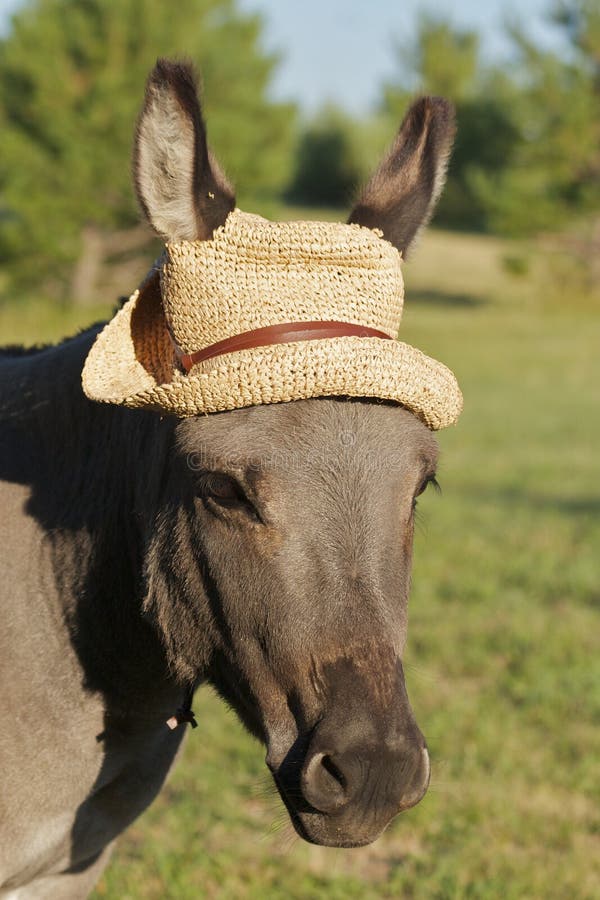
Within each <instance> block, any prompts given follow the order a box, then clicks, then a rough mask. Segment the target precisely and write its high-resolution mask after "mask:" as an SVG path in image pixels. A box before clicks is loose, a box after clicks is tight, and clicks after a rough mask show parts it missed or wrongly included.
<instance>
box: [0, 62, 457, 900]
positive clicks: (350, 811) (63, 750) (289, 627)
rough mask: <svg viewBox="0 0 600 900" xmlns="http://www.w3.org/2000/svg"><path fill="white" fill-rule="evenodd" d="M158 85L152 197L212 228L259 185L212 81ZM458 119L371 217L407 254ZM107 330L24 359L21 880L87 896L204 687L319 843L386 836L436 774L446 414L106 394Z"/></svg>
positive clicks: (11, 538) (13, 854)
mask: <svg viewBox="0 0 600 900" xmlns="http://www.w3.org/2000/svg"><path fill="white" fill-rule="evenodd" d="M148 91H149V92H151V94H152V102H151V103H150V102H148V100H147V102H146V104H145V106H144V109H143V111H142V114H141V119H140V122H139V124H138V129H137V136H136V148H135V157H136V159H137V171H136V177H135V182H136V189H137V194H138V198H139V201H140V203H141V206H142V208H143V210H144V211H145V214H146V216H147V218H148V219H149V221H150V223H151V224H152V225H153V226H154V227H155V229H156V230H157V231H158V232H159V233H160V234H162V235H163V236H166V237H171V238H173V237H181V236H183V237H187V238H201V239H207V238H210V236H211V235H212V233H213V231H214V230H215V229H216V228H217V227H219V226H220V225H221V224H222V223H223V222H224V220H225V218H226V216H227V214H228V212H229V211H230V209H231V208H232V207H233V202H234V201H233V194H232V191H231V189H230V187H229V185H228V184H227V182H226V181H225V179H224V176H223V175H222V174H221V173H220V170H219V169H218V167H217V165H216V163H215V162H214V160H213V159H212V156H211V155H210V154H209V152H208V150H207V145H206V137H205V129H204V124H203V121H202V118H201V113H200V108H199V104H198V99H197V95H196V88H195V82H194V79H193V76H192V74H191V72H190V70H189V69H188V68H187V67H186V66H184V65H181V64H175V63H169V62H166V61H163V62H161V63H159V64H158V65H157V67H156V69H155V70H154V72H153V74H152V76H151V79H150V82H149V87H148ZM453 132H454V124H453V115H452V110H451V108H450V106H449V105H448V104H447V103H446V102H445V101H443V100H440V99H437V98H423V99H420V100H418V101H417V102H415V103H414V105H413V106H412V107H411V108H410V110H409V112H408V114H407V116H406V118H405V120H404V122H403V123H402V125H401V127H400V130H399V133H398V135H397V138H396V140H395V142H394V144H393V146H392V149H391V152H390V153H389V155H388V156H387V157H386V159H385V160H384V161H383V163H382V164H381V165H380V167H379V168H378V170H377V171H376V172H375V174H374V176H373V178H372V180H371V181H370V182H369V184H368V185H367V187H366V188H365V190H364V192H363V194H362V196H361V197H360V199H359V201H358V203H357V205H356V206H355V208H354V210H353V211H352V213H351V216H350V221H352V222H356V223H359V224H364V225H367V226H368V227H370V228H375V227H376V228H379V229H381V231H382V232H383V234H384V236H385V237H386V238H387V240H388V241H390V242H391V243H393V244H394V245H395V246H396V247H397V248H398V249H399V250H400V251H401V252H402V253H403V254H404V253H406V251H407V250H408V249H409V248H410V247H411V245H412V244H413V242H414V239H415V236H416V234H417V232H418V231H419V229H420V228H421V227H422V226H423V224H424V223H425V222H426V220H427V219H428V217H429V216H430V214H431V211H432V209H433V206H434V204H435V201H436V200H437V197H438V195H439V192H440V189H441V186H442V182H443V178H444V174H445V168H446V164H447V159H448V154H449V151H450V146H451V143H452V138H453ZM208 194H210V195H212V196H211V199H212V200H214V202H213V203H206V202H205V201H204V200H203V198H206V197H207V196H208ZM98 331H99V327H93V328H91V329H89V330H88V331H86V332H84V333H82V334H79V335H78V336H77V337H74V338H71V339H68V340H66V341H64V342H63V343H61V344H60V345H58V346H50V347H45V348H38V349H35V350H31V351H29V350H23V349H18V348H14V349H6V350H5V351H4V352H3V353H2V354H0V420H1V424H2V427H1V430H0V496H1V503H2V507H1V508H2V512H3V515H2V520H1V522H0V546H1V548H2V553H1V556H0V572H1V577H0V592H1V594H2V605H1V609H2V628H1V629H0V676H1V679H2V691H1V693H0V710H1V712H0V720H1V721H2V722H3V727H2V729H1V730H0V779H1V781H2V790H1V793H0V896H1V897H11V898H19V900H24V898H27V900H30V898H31V900H33V898H35V900H37V898H52V900H63V898H64V900H71V898H81V897H85V896H87V894H88V893H89V891H90V890H91V889H92V887H93V885H94V884H95V882H96V881H97V879H98V877H99V875H100V873H101V872H102V870H103V868H104V866H105V865H106V863H107V860H108V858H109V855H110V852H111V848H112V847H113V845H114V842H115V839H116V838H117V836H118V835H119V834H120V833H121V832H122V831H123V830H124V829H125V828H127V826H128V825H129V824H130V823H131V822H132V821H133V820H134V819H135V818H136V817H137V816H139V815H140V813H141V812H142V811H143V810H144V809H146V807H148V805H149V804H150V803H151V802H152V800H153V799H154V797H155V796H156V795H157V793H158V791H159V790H160V788H161V785H162V784H163V782H164V780H165V778H166V776H167V773H168V771H169V769H170V767H171V765H172V763H173V761H174V759H175V756H176V754H177V751H178V749H179V747H180V744H181V741H182V738H183V735H184V732H185V731H186V730H187V729H186V728H185V726H182V727H178V728H175V729H173V730H172V729H170V728H168V727H167V726H166V724H165V722H166V721H167V720H168V719H169V718H170V717H172V716H173V713H174V710H176V709H177V708H178V707H180V706H181V705H182V697H184V695H185V692H186V687H187V686H189V685H190V684H193V685H196V684H199V683H201V682H206V683H209V684H211V685H212V686H214V688H215V689H216V690H217V691H218V693H219V694H220V695H221V696H222V697H223V698H224V699H225V700H226V701H227V703H229V704H230V705H231V706H232V707H233V708H234V709H235V711H236V712H237V714H238V716H239V717H240V719H241V721H242V722H243V724H244V725H245V726H246V728H247V729H248V730H249V731H250V732H251V733H252V734H253V735H255V736H256V737H257V738H258V739H259V740H260V741H261V742H262V743H263V744H264V745H265V747H266V764H267V766H268V768H269V769H270V771H271V773H272V775H273V778H274V781H275V784H276V785H277V788H278V790H279V793H280V795H281V798H282V800H283V803H284V804H285V806H286V807H287V810H288V812H289V815H290V818H291V821H292V823H293V825H294V827H295V829H296V831H297V832H298V834H299V835H300V836H301V837H302V838H304V839H305V840H307V841H311V842H313V843H316V844H322V845H326V846H337V847H357V846H361V845H365V844H368V843H369V842H372V841H373V840H375V839H376V838H377V837H378V836H379V835H380V834H381V832H382V831H383V829H384V828H385V827H386V826H387V825H388V823H389V822H390V821H391V819H392V818H393V817H394V816H395V815H396V814H397V813H398V812H400V811H401V810H404V809H407V808H409V807H411V806H413V805H414V804H416V803H417V802H418V801H419V800H420V799H421V798H422V796H423V795H424V793H425V791H426V789H427V786H428V781H429V772H430V768H429V758H428V754H427V749H426V743H425V739H424V737H423V735H422V733H421V731H420V730H419V728H418V726H417V723H416V721H415V718H414V715H413V712H412V710H411V707H410V704H409V700H408V696H407V692H406V687H405V682H404V674H403V669H402V655H403V650H404V646H405V640H406V630H407V598H408V591H409V581H410V570H411V555H412V543H413V522H414V511H415V505H416V498H417V497H418V495H419V494H421V493H422V492H423V491H424V490H425V488H426V487H427V485H428V484H430V483H431V482H432V481H434V480H435V471H436V460H437V449H436V442H435V439H434V437H433V435H432V433H431V431H430V430H429V429H428V428H427V427H426V426H425V425H424V424H423V423H422V422H421V421H420V420H419V419H418V418H417V417H416V416H415V415H413V414H412V413H411V412H409V411H408V410H407V409H405V408H402V407H401V406H399V405H397V404H393V403H383V402H374V401H372V400H367V399H363V398H355V399H353V400H350V399H347V398H346V399H345V398H338V397H324V398H315V399H305V400H297V401H293V402H290V403H276V404H272V405H265V406H254V407H249V408H245V409H235V410H231V411H227V412H222V413H215V414H212V415H208V416H199V417H192V418H188V419H177V418H174V417H169V416H161V415H160V414H159V413H156V412H152V411H145V410H132V409H126V408H122V407H115V406H112V407H111V406H103V405H101V404H95V403H92V402H90V401H89V400H88V399H87V398H86V397H85V396H84V394H83V392H82V388H81V371H82V366H83V363H84V360H85V358H86V355H87V353H88V351H89V349H90V347H91V345H92V343H93V341H94V338H95V335H96V334H97V332H98ZM390 460H392V461H393V463H392V462H390ZM257 461H258V463H257ZM290 461H292V463H291V462H290ZM184 707H186V704H184ZM181 719H183V720H186V719H187V720H190V719H191V714H190V713H189V710H188V709H187V708H184V711H183V713H180V715H179V720H181Z"/></svg>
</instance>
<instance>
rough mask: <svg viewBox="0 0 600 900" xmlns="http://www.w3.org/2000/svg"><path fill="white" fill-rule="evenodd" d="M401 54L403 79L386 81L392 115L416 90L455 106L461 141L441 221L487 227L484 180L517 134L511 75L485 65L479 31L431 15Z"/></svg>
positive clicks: (504, 159)
mask: <svg viewBox="0 0 600 900" xmlns="http://www.w3.org/2000/svg"><path fill="white" fill-rule="evenodd" d="M397 55H398V65H399V69H400V82H399V83H394V84H389V83H388V84H385V85H384V86H383V92H382V108H383V110H384V112H385V113H386V114H387V115H388V116H389V118H390V120H392V121H394V122H398V121H400V119H401V117H402V115H403V114H404V111H405V110H406V107H407V105H408V103H409V101H410V98H411V97H412V96H413V95H414V94H415V93H417V92H418V93H424V94H434V95H440V96H443V97H446V98H448V99H449V100H451V101H452V102H453V103H454V106H455V108H456V119H457V136H456V144H455V147H454V151H453V155H452V160H451V165H450V169H449V173H448V181H447V185H446V188H445V190H444V193H443V195H442V199H441V201H440V205H439V208H438V211H437V213H436V221H437V222H438V224H440V225H446V226H449V227H453V228H459V229H466V230H486V229H487V227H488V209H489V204H488V203H487V200H486V201H482V198H481V196H480V193H479V190H478V187H479V184H480V181H481V179H482V178H485V176H486V175H488V174H489V173H494V174H497V173H498V172H500V171H502V170H503V169H504V168H505V166H506V165H507V164H508V161H509V160H510V158H511V155H512V153H513V151H514V147H515V144H516V141H517V139H518V132H517V129H516V127H515V125H514V124H513V122H512V118H511V112H510V102H509V100H510V99H511V98H509V97H508V96H507V93H508V83H507V81H506V79H504V78H502V77H501V76H500V75H499V74H498V73H496V72H493V71H488V70H487V69H486V68H485V67H484V66H483V65H482V63H481V60H480V48H479V38H478V35H477V34H476V33H475V32H474V31H463V30H459V29H455V28H453V26H451V25H450V24H449V23H448V22H446V21H444V20H442V19H438V18H436V17H432V16H427V15H426V16H423V17H422V18H421V21H420V25H419V29H418V33H417V37H416V39H415V42H414V43H413V44H411V45H408V46H406V47H403V46H400V47H398V53H397Z"/></svg>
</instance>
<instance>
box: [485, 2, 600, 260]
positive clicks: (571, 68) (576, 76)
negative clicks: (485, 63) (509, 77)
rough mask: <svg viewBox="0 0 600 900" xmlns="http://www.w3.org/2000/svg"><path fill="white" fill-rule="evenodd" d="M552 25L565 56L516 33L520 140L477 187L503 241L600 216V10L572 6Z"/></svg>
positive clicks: (585, 4) (561, 11)
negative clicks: (508, 157)
mask: <svg viewBox="0 0 600 900" xmlns="http://www.w3.org/2000/svg"><path fill="white" fill-rule="evenodd" d="M554 21H555V23H556V24H557V26H558V27H559V28H560V29H562V31H563V32H564V37H565V38H566V39H567V42H568V46H569V50H568V52H564V53H562V54H560V55H559V54H557V53H556V52H554V51H547V50H543V49H540V48H539V47H538V46H536V45H535V44H534V43H533V42H532V41H531V40H530V39H529V38H528V37H527V36H526V34H525V32H524V31H523V30H522V29H520V28H516V27H515V28H513V29H512V37H513V41H514V44H515V46H516V48H517V51H518V59H517V64H516V71H515V76H514V77H515V79H516V81H515V90H514V92H513V102H512V116H513V121H514V122H515V124H516V127H517V128H518V130H519V135H520V140H519V142H518V146H517V147H516V151H515V153H514V154H513V157H512V159H511V160H510V164H509V165H508V166H506V167H504V169H503V170H501V171H497V172H495V173H493V174H492V175H491V176H490V177H488V178H483V179H481V181H480V183H479V185H478V188H479V194H480V196H481V198H482V200H483V202H484V203H485V204H486V205H487V206H488V208H489V210H490V223H491V226H492V227H493V228H494V230H496V231H498V232H501V233H505V234H513V235H526V234H532V233H535V232H540V231H557V230H559V229H562V228H564V227H565V226H567V225H568V224H569V223H571V222H573V221H574V220H577V219H581V218H584V217H586V216H589V215H598V213H599V211H600V6H598V4H597V3H595V2H589V0H569V2H567V3H564V4H563V5H561V6H560V7H559V8H558V9H557V10H556V12H555V15H554ZM517 87H518V90H517V89H516V88H517ZM597 250H598V247H597V248H596V252H597Z"/></svg>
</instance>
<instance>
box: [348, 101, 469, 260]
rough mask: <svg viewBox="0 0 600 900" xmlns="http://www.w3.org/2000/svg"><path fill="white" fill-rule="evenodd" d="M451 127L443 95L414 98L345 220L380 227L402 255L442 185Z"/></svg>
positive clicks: (424, 221)
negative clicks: (385, 151)
mask: <svg viewBox="0 0 600 900" xmlns="http://www.w3.org/2000/svg"><path fill="white" fill-rule="evenodd" d="M454 132H455V123H454V108H453V107H452V105H451V104H450V103H448V101H447V100H443V99H442V98H441V97H422V98H421V99H420V100H417V101H416V102H415V103H413V105H412V106H411V107H410V109H409V111H408V112H407V114H406V116H405V118H404V121H403V122H402V125H401V126H400V130H399V132H398V134H397V136H396V140H395V141H394V143H393V144H392V147H391V149H390V151H389V153H388V155H387V156H386V157H385V159H384V160H383V162H382V163H381V165H380V166H379V168H378V169H377V171H376V172H375V174H374V175H373V177H372V178H371V180H370V181H369V183H368V184H367V186H366V187H365V189H364V191H363V193H362V195H361V197H360V198H359V201H358V203H357V204H356V206H355V207H354V209H353V210H352V212H351V214H350V218H349V219H348V221H349V222H356V223H358V224H359V225H366V226H367V228H379V229H381V231H383V236H384V237H385V238H386V240H388V241H389V242H390V243H391V244H393V245H394V246H395V247H396V248H397V249H398V250H400V252H401V253H402V254H403V255H405V254H406V253H407V251H408V250H409V249H410V248H411V246H412V245H413V244H414V241H415V238H416V237H417V234H418V233H419V231H420V230H421V228H423V227H424V226H425V225H426V224H427V222H428V221H429V218H430V216H431V214H432V212H433V210H434V207H435V204H436V202H437V200H438V197H439V195H440V192H441V190H442V187H443V186H444V179H445V177H446V169H447V167H448V159H449V156H450V151H451V149H452V142H453V139H454Z"/></svg>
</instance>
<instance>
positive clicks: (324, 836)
mask: <svg viewBox="0 0 600 900" xmlns="http://www.w3.org/2000/svg"><path fill="white" fill-rule="evenodd" d="M273 779H274V781H275V784H276V786H277V790H278V791H279V796H280V797H281V799H282V800H283V803H284V805H285V808H286V809H287V811H288V815H289V817H290V821H291V823H292V825H293V827H294V830H295V832H296V834H297V835H298V837H301V838H302V840H303V841H306V842H307V843H308V844H315V845H316V846H320V847H337V848H340V849H347V850H351V849H354V848H357V847H365V846H367V844H372V843H373V841H375V840H377V838H378V837H379V835H380V834H381V832H382V831H383V830H384V828H385V826H384V828H381V829H379V830H378V831H377V832H376V833H375V834H373V835H372V836H361V837H356V836H351V835H350V834H348V833H347V831H348V826H346V828H344V827H343V826H342V823H341V822H340V821H337V822H336V821H335V818H332V817H331V816H327V815H325V814H323V813H321V812H319V810H318V809H315V808H314V807H313V806H310V804H308V803H307V802H306V801H305V800H304V799H303V798H300V799H299V801H296V802H294V801H292V800H291V799H290V796H289V795H288V792H287V790H286V788H285V787H284V786H283V784H282V783H281V780H280V779H279V778H278V777H277V775H276V774H275V773H273ZM288 790H289V789H288ZM386 824H387V823H386Z"/></svg>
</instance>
